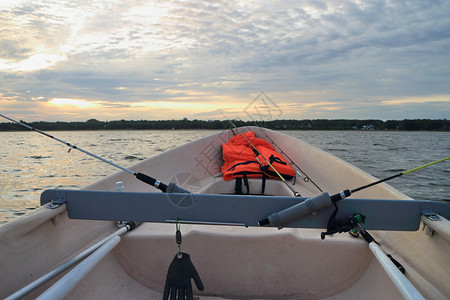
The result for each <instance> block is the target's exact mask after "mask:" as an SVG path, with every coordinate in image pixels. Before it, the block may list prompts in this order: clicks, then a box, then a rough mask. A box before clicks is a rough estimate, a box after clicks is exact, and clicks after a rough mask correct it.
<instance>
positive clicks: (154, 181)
mask: <svg viewBox="0 0 450 300" xmlns="http://www.w3.org/2000/svg"><path fill="white" fill-rule="evenodd" d="M0 116H1V117H3V118H5V119H7V120H10V121H12V122H14V123H17V124H19V125H21V126H23V127H26V128H28V129H31V130H33V131H36V132H38V133H40V134H42V135H45V136H46V137H49V138H52V139H54V140H56V141H58V142H60V143H63V144H65V145H67V146H69V147H70V149H69V151H70V150H72V149H76V150H78V151H81V152H83V153H85V154H87V155H90V156H92V157H94V158H96V159H98V160H101V161H103V162H105V163H107V164H110V165H111V166H113V167H116V168H118V169H121V170H122V171H125V172H127V173H130V174H132V175H134V176H135V177H136V178H137V179H139V180H140V181H142V182H145V183H147V184H149V185H151V186H154V187H155V188H157V189H159V190H161V191H163V192H164V193H166V192H171V193H190V192H189V191H187V190H185V189H183V188H181V187H179V186H177V185H176V184H175V183H170V184H169V185H166V184H164V183H162V182H161V181H159V180H157V179H155V178H153V177H150V176H148V175H146V174H143V173H140V172H133V171H131V170H129V169H127V168H124V167H122V166H119V165H118V164H115V163H113V162H112V161H109V160H107V159H105V158H103V157H100V156H98V155H95V154H93V153H91V152H89V151H86V150H84V149H82V148H80V147H78V146H75V145H72V144H70V143H68V142H65V141H63V140H61V139H59V138H57V137H54V136H52V135H50V134H48V133H46V132H44V131H41V130H39V129H36V128H34V127H31V126H30V125H27V124H24V123H22V122H19V121H16V120H14V119H11V118H9V117H7V116H4V115H2V114H0Z"/></svg>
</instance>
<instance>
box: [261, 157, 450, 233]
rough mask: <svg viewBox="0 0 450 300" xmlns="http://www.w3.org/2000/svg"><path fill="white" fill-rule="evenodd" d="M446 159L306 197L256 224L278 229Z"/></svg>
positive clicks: (446, 158)
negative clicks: (371, 188)
mask: <svg viewBox="0 0 450 300" xmlns="http://www.w3.org/2000/svg"><path fill="white" fill-rule="evenodd" d="M448 159H450V156H448V157H445V158H442V159H439V160H436V161H433V162H430V163H427V164H424V165H421V166H419V167H415V168H412V169H410V170H407V171H403V172H400V173H398V174H395V175H393V176H389V177H387V178H384V179H381V180H378V181H375V182H372V183H369V184H366V185H363V186H360V187H358V188H355V189H352V190H348V189H347V190H344V191H342V192H340V193H337V194H334V195H332V196H330V195H328V193H327V192H323V193H321V194H320V195H318V196H314V197H312V198H308V199H306V200H305V201H303V202H300V203H298V204H295V205H293V206H291V207H288V208H286V209H284V210H282V211H279V212H276V213H273V214H272V215H270V216H268V217H267V218H265V219H262V220H261V221H259V222H258V224H259V226H265V225H269V224H270V225H272V226H277V227H278V229H281V228H283V224H286V223H288V222H290V221H292V220H295V219H297V218H300V217H301V216H304V215H306V214H311V213H312V214H314V213H315V212H317V211H318V210H320V209H322V208H324V207H327V206H330V205H332V204H333V205H334V206H336V203H337V202H338V201H340V200H343V199H345V198H347V197H349V196H350V195H351V194H353V193H356V192H359V191H361V190H363V189H366V188H369V187H371V186H374V185H377V184H380V183H382V182H386V181H388V180H391V179H394V178H397V177H400V176H403V175H406V174H409V173H412V172H415V171H417V170H420V169H423V168H426V167H429V166H432V165H435V164H437V163H440V162H443V161H446V160H448ZM336 207H337V206H336Z"/></svg>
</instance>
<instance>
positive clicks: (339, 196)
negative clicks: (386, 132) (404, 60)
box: [331, 156, 450, 201]
mask: <svg viewBox="0 0 450 300" xmlns="http://www.w3.org/2000/svg"><path fill="white" fill-rule="evenodd" d="M447 159H450V156H448V157H445V158H442V159H438V160H436V161H433V162H430V163H427V164H424V165H421V166H419V167H415V168H412V169H409V170H406V171H403V172H400V173H398V174H395V175H392V176H389V177H387V178H384V179H380V180H378V181H375V182H372V183H369V184H366V185H363V186H360V187H358V188H356V189H353V190H345V191H342V192H340V193H338V194H335V195H333V196H331V200H332V201H339V200H342V199H344V198H347V197H348V196H350V195H351V194H353V193H356V192H359V191H361V190H364V189H366V188H369V187H371V186H374V185H377V184H379V183H382V182H385V181H388V180H391V179H394V178H397V177H400V176H403V175H405V174H409V173H412V172H415V171H417V170H420V169H423V168H426V167H429V166H432V165H435V164H438V163H440V162H443V161H446V160H447ZM333 197H334V198H333Z"/></svg>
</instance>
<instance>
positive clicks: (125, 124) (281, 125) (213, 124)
mask: <svg viewBox="0 0 450 300" xmlns="http://www.w3.org/2000/svg"><path fill="white" fill-rule="evenodd" d="M256 123H257V124H258V125H259V126H263V127H266V128H270V129H277V130H425V131H450V120H446V119H443V120H429V119H417V120H389V121H382V120H345V119H342V120H327V119H317V120H272V121H258V122H255V121H241V120H235V121H234V124H236V126H252V125H255V124H256ZM26 124H28V125H30V126H32V127H35V128H37V129H40V130H44V131H47V130H112V129H128V130H130V129H225V128H230V127H232V126H231V124H230V122H229V121H222V120H213V121H212V120H208V121H205V120H188V119H186V118H185V119H182V120H155V121H151V120H136V121H133V120H117V121H99V120H96V119H90V120H87V121H85V122H46V121H39V122H31V123H26ZM12 130H27V129H26V128H25V127H22V126H20V125H18V124H15V123H0V131H12Z"/></svg>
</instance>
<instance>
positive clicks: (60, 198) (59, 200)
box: [46, 192, 66, 209]
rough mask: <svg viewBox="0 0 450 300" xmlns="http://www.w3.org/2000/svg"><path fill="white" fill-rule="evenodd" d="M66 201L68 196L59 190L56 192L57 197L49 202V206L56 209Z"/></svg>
mask: <svg viewBox="0 0 450 300" xmlns="http://www.w3.org/2000/svg"><path fill="white" fill-rule="evenodd" d="M64 203H66V197H65V195H64V194H63V193H61V192H58V193H57V194H56V199H55V200H52V201H51V202H50V203H49V204H47V206H46V207H47V208H50V209H55V208H58V207H60V206H61V205H62V204H64Z"/></svg>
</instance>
